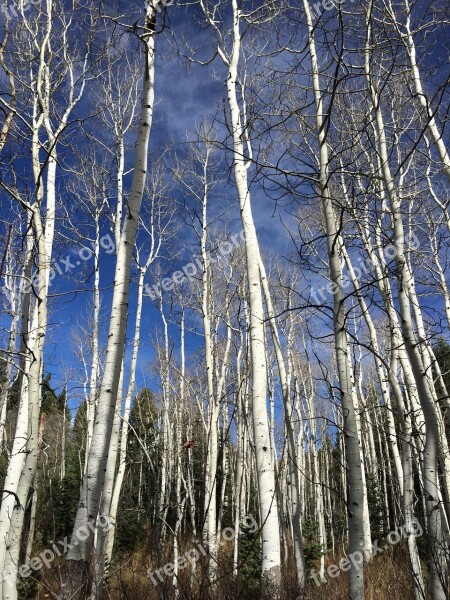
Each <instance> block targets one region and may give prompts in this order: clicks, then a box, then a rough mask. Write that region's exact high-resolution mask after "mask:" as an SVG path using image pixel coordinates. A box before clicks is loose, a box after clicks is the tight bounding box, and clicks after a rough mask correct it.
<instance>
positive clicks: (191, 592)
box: [37, 544, 415, 600]
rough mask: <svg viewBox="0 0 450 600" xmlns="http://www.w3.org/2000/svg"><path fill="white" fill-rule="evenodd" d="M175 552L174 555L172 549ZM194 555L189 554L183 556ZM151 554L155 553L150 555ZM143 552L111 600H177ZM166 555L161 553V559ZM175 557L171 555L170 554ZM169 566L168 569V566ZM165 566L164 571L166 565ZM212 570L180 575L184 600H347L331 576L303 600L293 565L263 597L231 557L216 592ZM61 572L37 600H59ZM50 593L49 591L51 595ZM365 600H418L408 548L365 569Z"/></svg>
mask: <svg viewBox="0 0 450 600" xmlns="http://www.w3.org/2000/svg"><path fill="white" fill-rule="evenodd" d="M166 550H167V552H169V549H166ZM187 550H189V548H188V547H186V548H183V549H182V552H185V551H187ZM150 554H151V553H150ZM150 554H149V552H148V551H144V550H140V551H138V552H135V553H134V554H133V555H132V556H130V557H128V558H127V557H123V558H122V559H121V561H120V563H119V564H116V565H113V566H112V568H111V574H110V577H109V580H108V585H107V589H106V590H105V592H106V593H105V595H104V598H105V600H106V599H107V600H141V599H142V600H144V599H145V600H173V598H174V590H173V586H172V579H171V578H170V577H166V578H165V580H164V583H161V584H160V585H158V586H157V587H155V586H154V585H153V583H152V582H151V581H150V579H149V578H148V577H147V574H146V573H147V569H149V568H150V569H157V568H158V566H157V564H156V561H155V556H154V557H153V559H152V558H151V556H150ZM162 554H166V553H165V552H164V553H163V552H158V555H160V556H161V555H162ZM169 555H170V552H169ZM341 558H342V557H341V556H335V557H330V556H329V557H327V558H326V568H327V567H328V566H329V565H331V564H338V563H339V560H340V559H341ZM163 564H164V563H163ZM160 566H162V565H161V564H160ZM205 568H206V565H205V564H204V563H203V564H199V565H198V569H197V572H196V575H195V578H194V579H193V580H192V579H191V572H190V568H186V569H184V570H181V571H180V577H179V589H180V598H181V600H275V598H277V597H278V598H280V600H347V598H348V584H347V574H346V573H340V574H339V575H338V576H337V577H335V578H330V577H329V576H328V575H327V574H326V575H325V576H326V579H327V582H326V583H324V584H322V585H321V586H320V587H317V586H316V585H315V584H314V582H313V580H312V579H309V581H308V587H307V590H306V592H305V593H304V594H302V595H300V594H299V591H298V589H296V587H295V584H294V576H293V574H294V572H293V565H291V564H289V563H286V564H285V565H284V567H283V589H282V590H281V593H280V594H277V593H276V592H275V590H274V591H273V593H270V594H268V595H267V596H266V597H263V596H262V595H261V594H259V593H257V592H255V591H254V590H252V591H249V590H246V589H245V587H243V586H238V585H237V582H236V580H235V579H234V578H233V576H232V573H231V572H230V561H229V553H228V552H225V553H224V555H223V556H222V557H221V559H220V561H219V565H218V573H219V580H218V583H217V586H216V589H215V590H211V589H210V588H209V587H208V585H207V583H206V581H207V578H206V573H205ZM57 571H58V568H54V569H51V570H50V571H49V572H48V573H46V574H44V573H42V576H43V579H45V581H46V585H45V586H43V585H41V586H40V592H39V595H38V596H37V598H38V599H39V600H44V599H45V600H47V599H49V598H55V596H53V595H51V594H49V590H48V586H49V587H53V585H54V584H56V580H57ZM45 588H47V589H45ZM53 589H55V588H53ZM365 590H366V594H365V600H415V597H414V588H413V581H412V578H411V574H410V569H409V559H408V552H407V548H406V547H405V545H403V544H399V545H398V546H396V547H394V548H391V549H389V551H387V552H386V553H385V554H383V555H380V556H377V557H376V558H374V560H373V561H372V562H371V563H369V564H366V566H365Z"/></svg>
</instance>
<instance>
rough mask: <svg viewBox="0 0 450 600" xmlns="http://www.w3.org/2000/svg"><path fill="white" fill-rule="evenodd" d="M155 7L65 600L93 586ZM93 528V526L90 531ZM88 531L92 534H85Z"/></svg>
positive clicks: (143, 163) (144, 147)
mask: <svg viewBox="0 0 450 600" xmlns="http://www.w3.org/2000/svg"><path fill="white" fill-rule="evenodd" d="M155 24H156V9H155V8H154V7H153V5H149V4H147V5H146V20H145V26H146V33H145V35H143V36H142V41H143V43H144V47H145V68H144V76H143V90H142V105H141V115H140V120H139V130H138V135H137V141H136V146H135V159H134V172H133V181H132V185H131V191H130V194H129V197H128V202H127V215H126V219H125V222H124V227H123V233H122V236H121V239H120V246H119V249H118V254H117V263H116V272H115V285H114V293H113V300H112V307H111V318H110V327H109V336H108V345H107V349H106V361H105V369H104V374H103V379H102V382H101V386H100V394H99V400H98V408H97V413H96V420H95V424H94V429H93V432H92V442H91V446H90V449H89V456H88V461H87V469H86V473H85V476H84V477H83V484H82V489H81V495H80V503H79V506H78V510H77V515H76V519H75V525H74V529H73V533H72V544H74V543H75V542H77V545H74V546H73V548H71V549H70V550H69V551H68V553H67V565H66V571H65V573H64V577H63V582H62V586H61V589H60V597H61V598H62V599H65V598H72V597H74V594H75V595H76V594H78V597H80V598H81V597H83V593H84V592H85V591H87V589H88V588H89V582H88V580H87V574H88V566H89V562H90V559H91V553H92V547H93V538H94V536H93V533H92V529H93V528H94V527H95V523H96V521H97V517H98V515H99V511H100V499H101V492H102V490H103V487H104V482H105V470H106V466H107V460H108V451H109V442H110V438H111V433H112V428H113V422H114V414H115V407H116V399H117V393H118V388H119V379H120V372H121V368H122V359H123V354H124V347H125V335H126V327H127V311H128V295H129V288H130V271H131V262H132V258H133V255H132V252H133V247H134V240H135V237H136V231H137V227H138V224H139V214H140V209H141V204H142V198H143V194H144V188H145V182H146V177H147V162H148V143H149V139H150V129H151V123H152V116H153V104H154V66H155V64H154V46H155V36H154V34H155ZM88 525H91V528H89V529H88V528H87V526H88ZM86 531H88V533H87V534H86Z"/></svg>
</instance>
